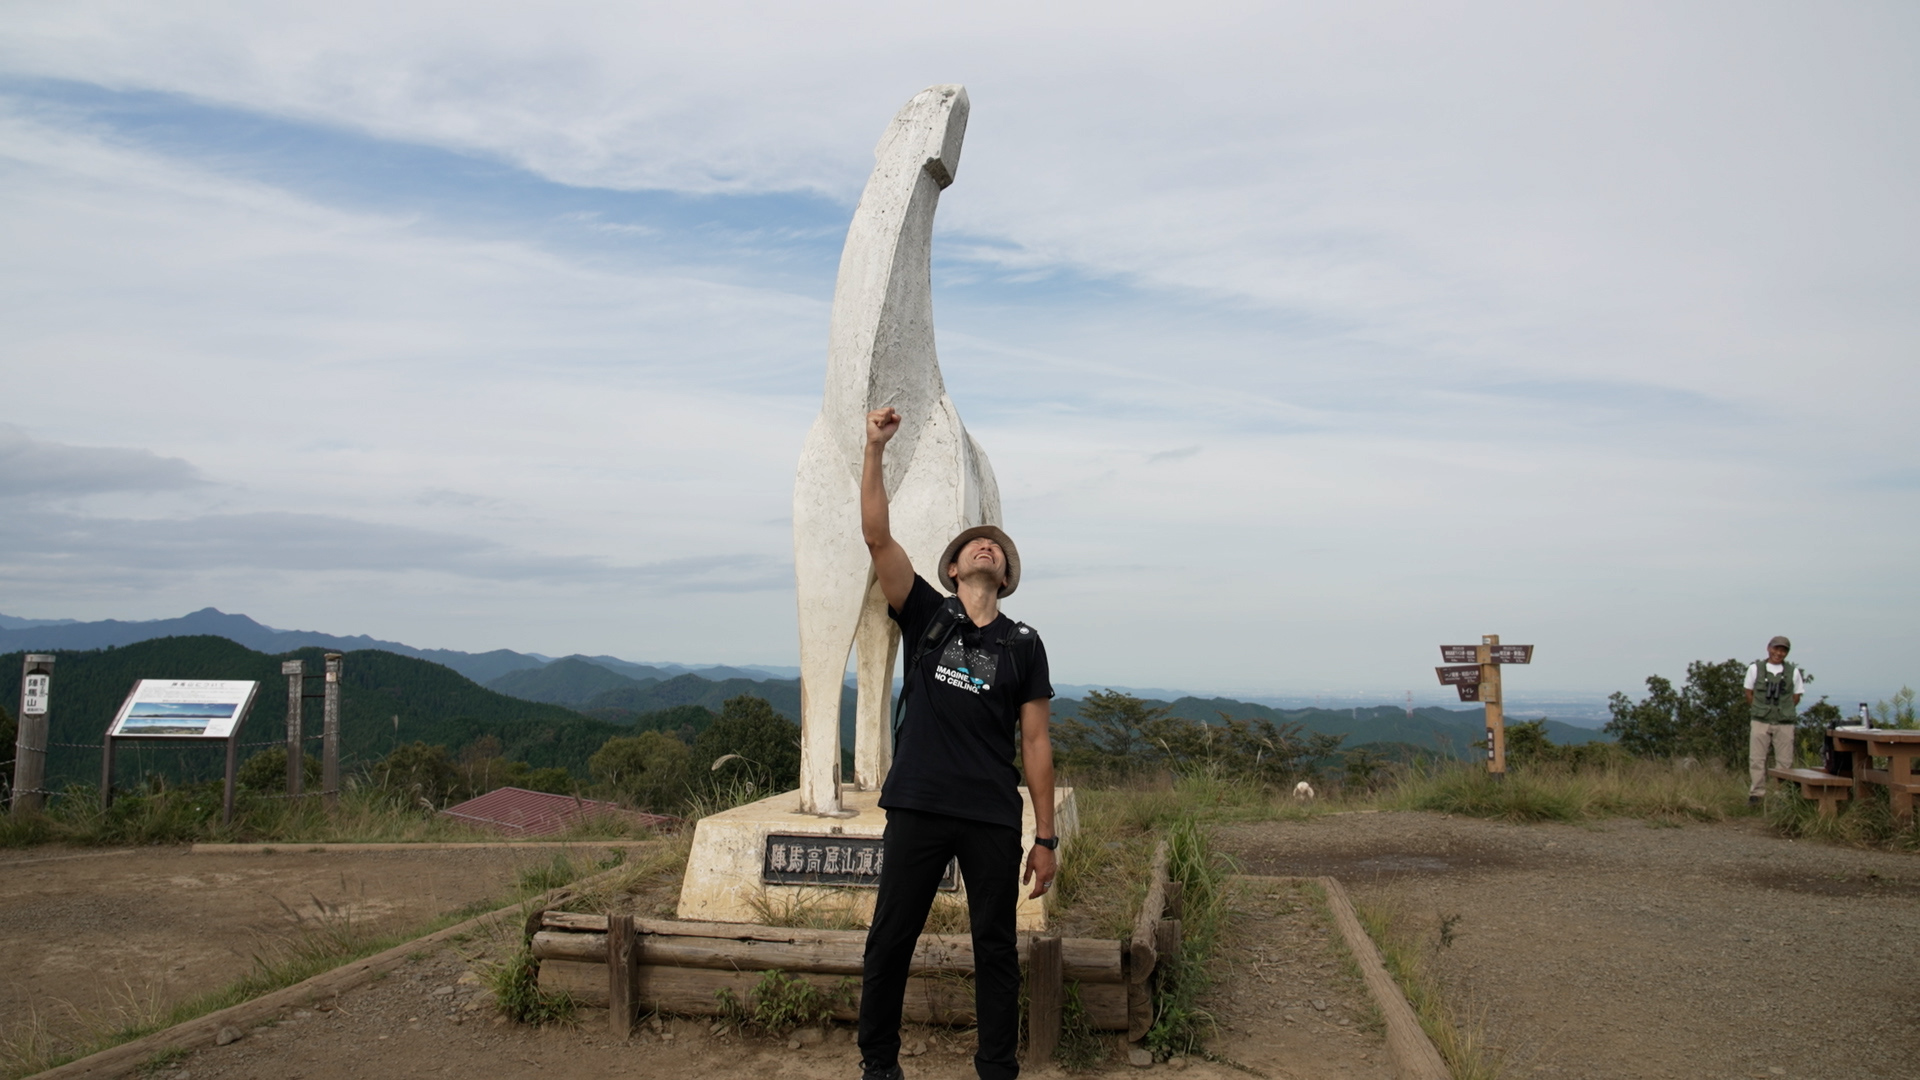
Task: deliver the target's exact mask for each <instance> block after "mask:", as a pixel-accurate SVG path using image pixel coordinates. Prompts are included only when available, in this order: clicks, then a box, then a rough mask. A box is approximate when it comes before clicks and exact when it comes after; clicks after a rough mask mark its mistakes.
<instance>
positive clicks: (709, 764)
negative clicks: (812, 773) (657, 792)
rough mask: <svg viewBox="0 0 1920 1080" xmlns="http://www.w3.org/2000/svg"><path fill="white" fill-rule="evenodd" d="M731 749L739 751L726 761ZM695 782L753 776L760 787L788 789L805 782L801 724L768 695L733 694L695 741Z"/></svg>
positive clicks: (713, 783) (718, 785)
mask: <svg viewBox="0 0 1920 1080" xmlns="http://www.w3.org/2000/svg"><path fill="white" fill-rule="evenodd" d="M728 754H735V755H738V756H737V757H735V758H733V759H731V760H729V761H727V762H726V763H725V764H723V765H721V766H720V768H719V770H718V771H716V770H715V769H714V768H713V764H714V762H716V761H719V760H720V759H721V758H723V757H726V756H727V755H728ZM692 770H693V775H694V781H693V782H694V784H695V785H696V786H698V787H701V788H703V789H705V790H708V791H718V790H722V789H724V788H725V787H727V786H728V785H730V784H732V783H734V782H737V781H742V780H744V781H748V782H750V783H752V784H753V785H754V789H755V790H756V791H766V792H774V791H788V790H791V789H793V788H796V787H799V786H800V728H799V725H797V724H795V723H794V722H793V721H791V720H788V719H787V718H786V717H784V716H781V715H780V714H779V713H777V712H774V711H773V706H772V705H771V704H769V703H768V702H767V701H766V700H765V699H763V698H757V697H754V696H753V695H751V694H741V695H740V696H739V697H733V698H728V699H727V700H726V701H724V702H722V703H721V705H720V716H719V718H718V719H716V720H715V721H714V722H713V723H712V724H711V725H709V726H708V728H707V729H706V730H705V731H702V732H701V733H700V734H699V735H698V736H696V737H695V738H694V740H693V753H692Z"/></svg>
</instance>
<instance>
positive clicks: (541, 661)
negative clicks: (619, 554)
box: [0, 608, 794, 686]
mask: <svg viewBox="0 0 1920 1080" xmlns="http://www.w3.org/2000/svg"><path fill="white" fill-rule="evenodd" d="M201 634H212V635H215V636H217V637H223V638H226V639H227V640H228V641H233V642H237V643H238V644H241V645H245V646H246V647H247V648H249V649H254V650H257V651H259V652H265V653H283V652H288V651H291V650H293V649H305V648H317V649H328V650H332V651H334V652H349V651H352V650H355V649H380V650H383V651H385V652H390V653H397V654H399V655H401V656H411V657H414V658H416V659H420V660H431V661H433V662H434V663H436V664H444V665H446V666H447V667H450V668H452V669H453V670H455V671H457V672H459V673H460V674H462V675H465V676H466V677H467V678H469V679H472V680H473V681H474V682H477V683H480V684H481V685H483V686H484V685H486V684H488V683H490V682H492V681H493V680H495V679H498V678H499V677H500V676H502V675H506V674H508V673H509V672H515V671H529V670H533V669H535V668H540V667H543V666H545V665H546V664H547V663H548V659H547V658H546V657H544V656H539V655H536V654H533V653H519V652H514V651H513V650H512V649H495V650H493V651H492V652H484V653H467V652H461V651H459V650H458V649H416V648H414V647H413V646H411V645H407V644H403V643H402V642H398V641H382V640H380V639H378V638H372V637H368V636H367V635H365V634H356V635H352V636H348V637H341V636H339V635H337V634H323V633H320V632H319V631H315V630H275V629H274V628H273V627H270V626H263V625H261V624H260V623H257V622H255V621H253V620H252V619H250V618H248V617H246V616H245V615H229V614H227V613H225V612H223V611H220V610H219V609H217V608H202V609H200V610H199V611H196V612H194V613H193V614H191V615H183V616H181V617H180V618H178V619H153V620H149V621H144V622H122V621H120V620H118V619H105V620H101V621H99V622H75V621H74V620H72V619H21V618H15V617H13V616H10V615H0V650H13V651H16V652H57V651H59V650H62V649H106V648H112V647H115V646H121V645H132V644H134V643H136V642H140V641H151V640H153V639H155V638H164V637H193V636H197V635H201ZM573 659H577V660H584V661H586V662H587V663H590V664H597V665H599V666H600V667H602V668H605V669H606V670H608V671H612V672H614V673H615V674H618V675H624V676H626V677H627V678H630V679H671V678H673V677H674V676H675V675H682V674H686V673H689V672H691V673H694V674H697V675H700V676H701V677H703V678H707V679H714V680H721V679H779V678H792V677H794V676H792V675H788V674H786V671H787V669H762V668H757V667H725V666H718V665H716V666H710V667H698V666H689V665H686V664H635V663H632V662H630V661H626V660H621V659H619V658H618V657H613V656H576V657H574V658H573Z"/></svg>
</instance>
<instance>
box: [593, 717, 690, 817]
mask: <svg viewBox="0 0 1920 1080" xmlns="http://www.w3.org/2000/svg"><path fill="white" fill-rule="evenodd" d="M692 756H693V752H692V751H691V750H689V749H688V748H687V744H686V743H683V742H681V741H680V740H679V739H676V738H674V737H673V736H671V735H668V734H666V733H665V732H660V731H643V732H641V733H640V734H638V735H615V736H614V737H613V738H611V739H608V740H607V741H606V743H605V744H603V745H602V746H601V747H600V749H598V750H596V751H594V754H593V757H591V758H589V759H588V760H587V771H588V772H590V773H592V774H593V778H594V779H595V780H598V781H599V782H600V784H601V786H602V787H603V788H604V789H605V790H606V791H607V792H608V793H609V794H611V795H613V796H615V797H617V798H620V799H625V800H627V801H630V802H632V803H634V804H635V805H637V806H640V807H644V808H645V809H648V810H661V811H665V810H674V809H678V808H679V806H680V804H681V803H683V802H685V801H686V797H687V778H688V771H687V764H688V761H689V759H690V758H691V757H692Z"/></svg>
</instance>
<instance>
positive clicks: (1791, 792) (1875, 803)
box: [1762, 784, 1920, 851]
mask: <svg viewBox="0 0 1920 1080" xmlns="http://www.w3.org/2000/svg"><path fill="white" fill-rule="evenodd" d="M1762 812H1763V813H1764V814H1765V815H1766V819H1767V823H1768V824H1769V825H1772V826H1773V827H1774V829H1776V830H1777V831H1778V832H1779V833H1780V834H1781V835H1783V836H1790V837H1793V838H1794V839H1797V840H1799V839H1804V840H1822V841H1826V842H1827V843H1832V844H1844V845H1846V846H1848V847H1863V848H1882V849H1886V850H1891V851H1920V814H1917V815H1915V818H1914V820H1912V821H1909V822H1904V823H1903V822H1901V821H1899V820H1898V819H1896V818H1895V817H1894V816H1893V809H1892V807H1891V806H1889V805H1888V801H1887V789H1886V788H1883V787H1880V786H1879V785H1877V784H1870V785H1868V787H1867V797H1866V798H1865V799H1862V800H1860V802H1858V803H1855V802H1854V801H1853V800H1851V799H1849V800H1847V801H1845V802H1842V803H1841V804H1840V813H1839V814H1838V815H1836V816H1834V817H1830V818H1828V817H1821V816H1820V804H1819V803H1818V802H1816V801H1814V800H1812V799H1804V798H1801V796H1800V786H1799V785H1798V784H1775V785H1774V786H1773V789H1772V790H1771V791H1770V792H1769V793H1768V795H1767V799H1766V803H1765V805H1764V806H1763V807H1762Z"/></svg>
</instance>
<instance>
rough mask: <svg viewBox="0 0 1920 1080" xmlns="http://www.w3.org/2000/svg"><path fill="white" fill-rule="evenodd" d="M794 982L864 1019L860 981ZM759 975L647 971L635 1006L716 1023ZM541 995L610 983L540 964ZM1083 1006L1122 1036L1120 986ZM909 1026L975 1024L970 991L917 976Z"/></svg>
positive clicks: (1089, 990)
mask: <svg viewBox="0 0 1920 1080" xmlns="http://www.w3.org/2000/svg"><path fill="white" fill-rule="evenodd" d="M788 974H790V975H792V976H793V977H794V978H796V979H800V980H802V981H805V982H808V983H811V984H813V986H814V987H815V988H817V989H819V990H820V991H821V992H822V993H825V994H828V995H833V994H839V993H841V992H842V990H843V989H844V990H845V991H846V996H845V997H843V998H842V999H841V1001H840V1003H839V1004H838V1005H836V1006H835V1008H834V1010H833V1016H834V1019H836V1020H846V1021H852V1020H857V1019H859V1017H860V984H859V980H857V979H853V978H851V977H850V976H845V975H813V974H808V973H805V972H789V973H788ZM761 976H762V973H761V972H758V971H711V970H703V969H701V968H674V967H652V966H649V965H642V966H641V967H640V968H639V972H638V977H637V979H636V981H635V986H636V987H637V989H636V991H635V994H634V1000H635V1003H636V1004H637V1006H638V1007H639V1008H640V1009H641V1010H643V1011H644V1010H655V1009H657V1010H659V1011H661V1012H668V1013H680V1014H682V1015H687V1016H718V1015H719V1014H720V1000H719V997H718V996H717V995H718V994H719V992H720V991H721V990H723V989H724V990H732V991H733V992H734V994H735V996H737V997H738V998H739V999H740V1000H742V1001H745V1000H747V998H748V997H749V996H750V995H751V994H752V993H753V990H754V988H755V987H756V986H758V985H759V984H760V979H761ZM540 989H542V990H564V991H566V992H567V993H568V994H570V995H572V996H573V999H574V1000H575V1001H578V1002H579V1003H580V1004H582V1005H588V1006H594V1007H602V1006H605V1005H606V1004H607V977H606V966H605V965H604V964H582V963H577V962H575V961H570V960H547V961H542V962H541V964H540ZM1080 1004H1081V1005H1082V1006H1083V1007H1085V1009H1086V1010H1087V1018H1088V1022H1089V1023H1090V1024H1091V1025H1092V1026H1093V1028H1094V1029H1095V1030H1097V1031H1122V1030H1125V1029H1126V1027H1127V992H1126V987H1124V986H1122V985H1121V984H1119V983H1106V984H1085V983H1083V984H1081V986H1080ZM905 1015H906V1018H907V1019H908V1020H911V1021H913V1022H915V1023H920V1024H954V1025H961V1026H965V1025H968V1024H971V1023H973V1022H974V1012H973V983H972V981H971V980H967V979H956V978H954V977H953V976H951V975H932V976H914V977H913V978H910V979H908V980H907V996H906V1014H905Z"/></svg>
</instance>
